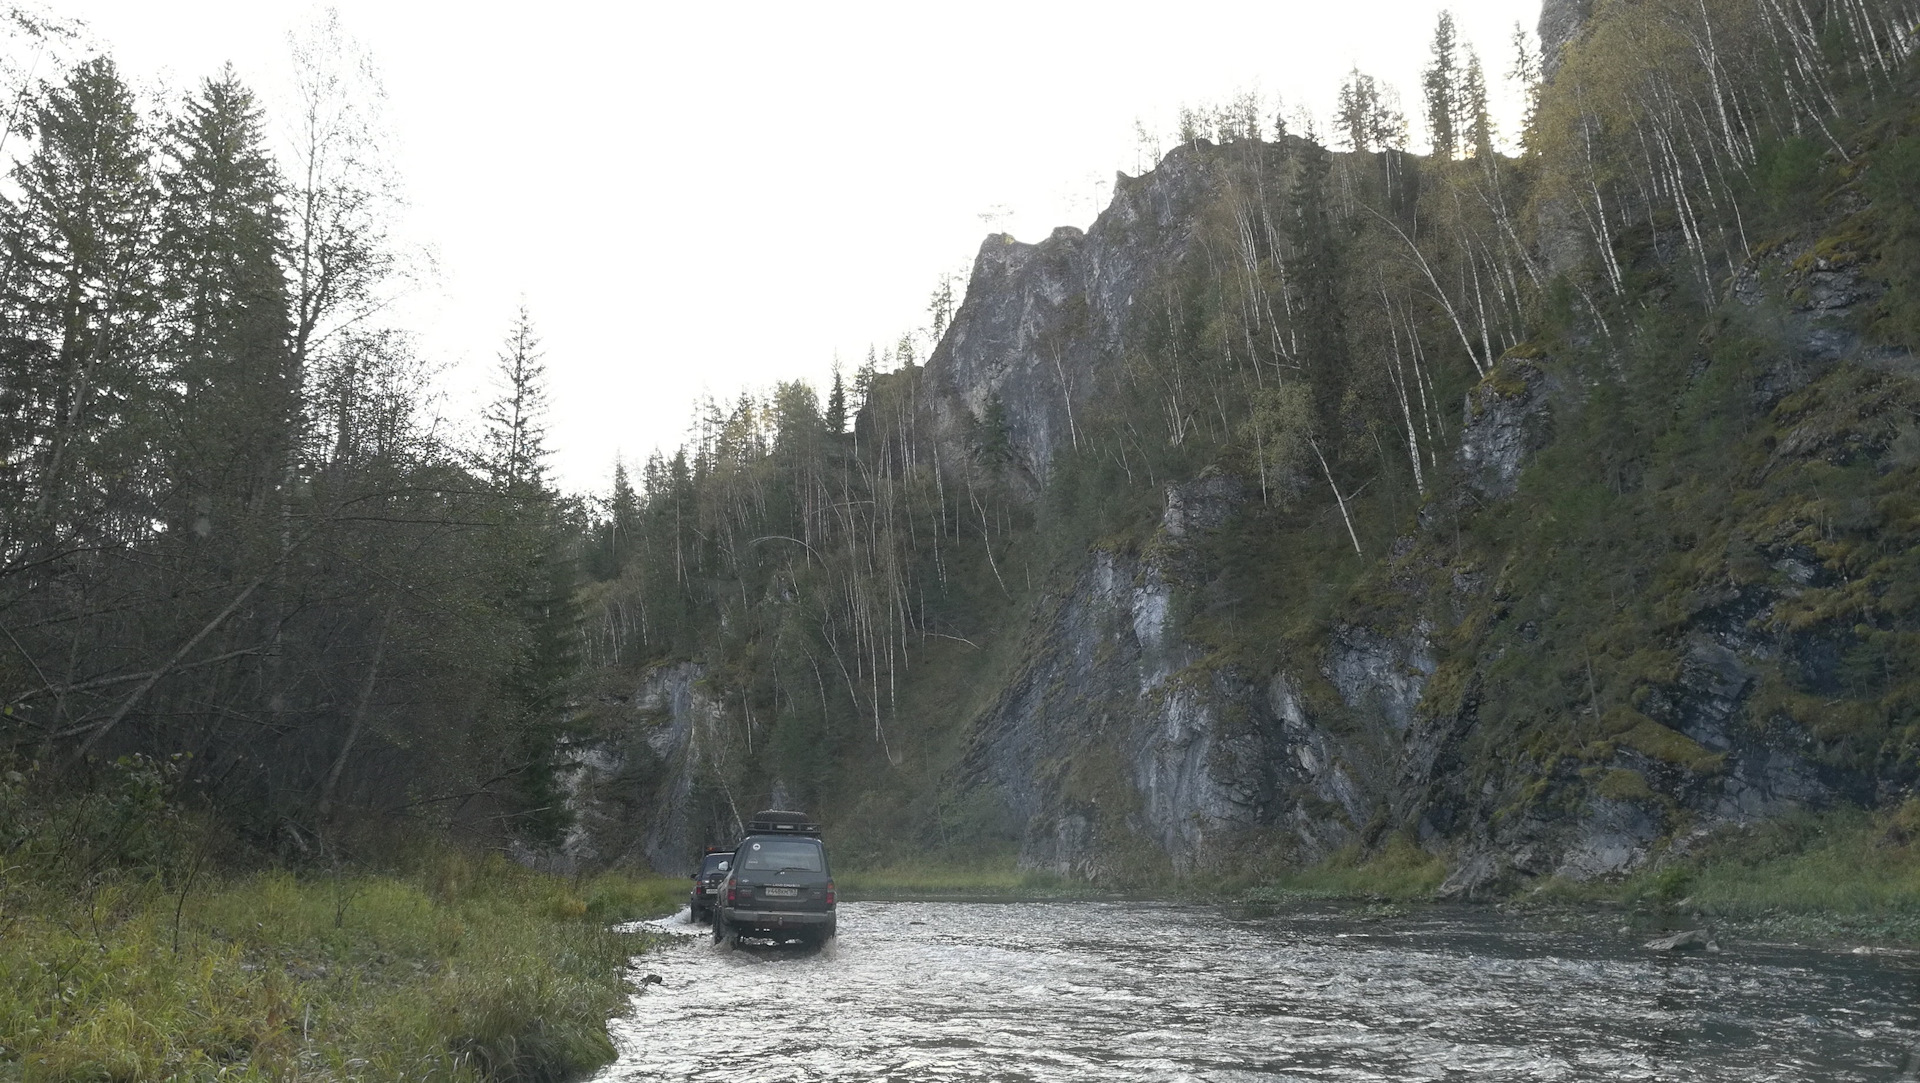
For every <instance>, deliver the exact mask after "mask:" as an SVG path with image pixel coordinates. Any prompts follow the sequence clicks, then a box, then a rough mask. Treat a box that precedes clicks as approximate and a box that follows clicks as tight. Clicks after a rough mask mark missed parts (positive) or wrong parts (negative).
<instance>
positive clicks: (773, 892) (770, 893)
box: [760, 887, 800, 899]
mask: <svg viewBox="0 0 1920 1083" xmlns="http://www.w3.org/2000/svg"><path fill="white" fill-rule="evenodd" d="M760 894H762V895H765V896H766V897H767V898H769V899H791V898H794V897H796V896H798V895H799V894H800V889H799V888H797V887H763V888H761V889H760Z"/></svg>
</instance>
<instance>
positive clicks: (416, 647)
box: [0, 16, 577, 865]
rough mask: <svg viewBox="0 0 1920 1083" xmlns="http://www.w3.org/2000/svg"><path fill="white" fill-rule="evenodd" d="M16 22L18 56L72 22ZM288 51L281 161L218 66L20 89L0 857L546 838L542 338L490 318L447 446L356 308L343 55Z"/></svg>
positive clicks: (370, 239)
mask: <svg viewBox="0 0 1920 1083" xmlns="http://www.w3.org/2000/svg"><path fill="white" fill-rule="evenodd" d="M10 28H11V30H12V31H13V34H14V39H15V45H16V46H17V47H18V48H19V49H20V51H21V53H22V55H23V56H25V57H27V58H28V59H31V58H32V57H33V56H46V55H49V54H50V53H52V52H54V51H55V50H57V48H58V47H60V46H62V45H65V44H69V42H68V40H67V39H69V38H70V37H71V35H72V32H73V31H72V29H71V28H68V27H61V26H57V25H51V24H47V23H44V22H35V21H33V20H30V19H27V18H26V17H24V16H18V17H16V18H14V19H12V20H11V22H10ZM293 62H294V74H295V79H294V82H295V85H296V86H297V88H298V92H299V94H298V99H297V110H298V112H297V115H295V116H289V117H281V118H278V120H279V121H280V122H282V125H283V126H285V127H289V128H291V130H292V131H293V132H294V133H296V134H295V139H294V145H293V146H292V147H291V149H290V151H289V150H287V149H285V148H282V149H281V150H280V152H279V153H277V154H276V152H275V150H274V149H273V148H271V147H270V146H269V141H268V138H267V131H268V123H269V121H268V118H267V116H266V115H265V113H264V111H263V109H262V107H261V106H260V104H259V101H258V99H257V98H256V96H255V94H254V92H253V91H252V90H250V89H249V88H248V87H247V86H245V85H243V84H242V83H241V82H240V81H239V80H238V79H237V78H236V77H235V76H234V74H233V73H232V71H231V70H230V69H229V70H227V71H224V72H219V73H215V74H214V75H211V76H209V77H207V78H205V79H203V80H201V81H200V82H199V83H198V85H197V86H196V87H195V88H194V89H193V90H192V91H191V92H190V93H188V94H186V95H184V96H183V97H181V98H180V99H179V100H176V101H169V102H165V103H163V105H164V112H162V113H160V114H159V115H156V114H155V113H154V111H153V110H152V109H150V108H149V105H150V103H147V102H144V101H142V100H140V99H138V98H137V97H136V95H135V93H134V91H133V90H132V89H130V87H129V84H128V81H127V79H126V77H125V76H123V74H122V73H121V71H120V70H119V69H118V68H117V67H116V65H115V64H114V62H113V60H112V59H111V58H110V57H109V56H106V55H94V56H89V57H86V58H84V59H80V60H78V61H76V62H74V63H72V64H71V65H70V66H69V67H68V68H67V69H66V70H64V71H62V72H60V73H59V74H57V75H54V76H50V77H49V76H44V74H43V75H42V76H38V77H34V78H33V79H31V80H28V79H27V77H26V74H25V69H26V67H27V65H25V63H24V61H23V63H22V66H21V69H20V71H19V72H17V73H16V74H17V77H18V78H19V79H21V80H22V82H21V85H20V86H19V87H18V88H17V89H18V90H19V92H20V97H19V108H18V111H17V113H16V114H15V115H14V118H13V121H12V132H11V134H12V136H13V137H14V138H15V139H16V140H18V142H16V143H15V145H14V147H13V148H12V150H11V152H10V153H11V154H12V155H13V157H14V164H13V166H12V173H11V178H10V179H11V185H10V187H9V195H8V198H7V199H6V200H5V202H4V205H3V206H0V242H4V256H3V257H0V259H4V264H3V269H0V634H3V635H4V640H3V641H0V642H4V649H0V713H3V715H4V722H3V723H0V734H3V735H4V736H3V737H0V744H4V752H0V756H4V757H5V758H6V760H7V763H6V775H5V778H6V782H5V784H4V786H3V787H0V793H3V794H4V800H3V801H0V808H3V809H4V813H5V820H4V823H5V825H6V826H5V830H6V834H7V838H6V842H5V845H6V846H7V847H8V848H9V850H12V849H13V848H16V847H20V846H27V847H29V848H38V847H43V846H44V847H50V848H51V849H50V851H49V853H48V854H47V855H44V856H47V857H48V858H49V859H59V858H60V856H61V854H62V853H63V845H64V854H65V857H66V858H67V859H68V860H71V861H72V862H75V863H77V864H79V865H86V864H88V863H99V862H102V861H107V862H109V863H110V862H111V858H110V857H109V856H108V855H109V854H110V853H112V852H113V851H114V850H115V848H116V847H118V848H120V849H127V848H128V843H127V839H126V838H124V837H122V836H123V835H125V834H126V833H128V832H132V833H133V834H135V835H141V836H143V837H146V838H147V841H148V844H149V845H150V846H155V847H162V848H164V846H165V845H166V838H167V835H168V833H169V831H170V830H171V828H169V826H168V821H167V820H166V819H165V818H164V817H162V818H158V819H151V820H147V819H145V818H146V817H147V816H148V815H149V814H151V813H154V812H156V811H157V810H160V809H163V808H175V809H177V808H180V807H182V806H183V805H191V806H195V807H197V808H199V809H201V810H202V811H203V812H209V813H211V822H217V823H223V824H225V825H227V826H228V827H229V828H230V829H231V834H232V835H233V837H234V839H235V840H236V841H237V842H239V843H241V844H243V845H244V846H246V847H251V848H254V849H257V850H260V851H264V852H270V853H279V854H282V855H284V856H286V857H287V858H290V859H293V860H310V861H321V860H325V859H331V858H336V857H337V856H338V851H339V846H337V845H336V844H337V843H339V842H340V841H341V837H342V836H343V834H350V832H351V825H353V824H354V823H356V822H359V823H366V822H369V821H373V822H378V821H382V820H392V819H396V818H399V819H407V820H412V821H415V822H420V823H426V824H430V825H434V826H436V827H437V828H455V829H457V833H458V834H461V835H462V836H464V837H469V838H476V839H478V840H481V841H484V842H488V843H490V844H497V843H498V842H499V841H500V840H503V839H505V838H508V837H510V836H515V835H520V836H524V837H528V838H534V839H539V838H545V837H548V836H550V835H551V834H552V832H553V831H554V830H555V824H556V821H557V812H556V805H555V802H554V801H553V800H551V794H550V793H549V792H548V789H549V788H550V786H551V774H550V772H549V771H548V770H547V763H548V761H549V759H550V750H551V749H552V747H553V744H554V739H555V730H556V727H557V726H558V725H559V724H560V721H561V719H562V717H563V715H562V711H561V702H562V699H563V689H564V686H565V682H566V681H567V680H568V679H569V678H570V677H571V675H572V672H573V667H574V665H575V658H576V655H577V650H576V648H575V646H574V635H575V633H574V627H573V609H572V607H571V594H572V584H571V583H570V581H569V577H570V576H571V574H572V570H571V567H572V566H571V564H570V563H569V562H568V561H567V560H566V559H565V550H566V547H567V545H568V539H569V536H570V534H569V532H570V531H572V530H574V529H576V527H575V526H574V525H573V523H572V520H570V519H569V515H570V514H572V513H570V512H569V511H568V510H567V509H568V508H569V507H570V506H571V505H568V504H567V503H566V502H564V501H562V500H561V499H560V498H559V496H558V494H557V493H556V492H555V491H554V489H553V487H552V485H551V484H550V482H549V481H548V479H547V477H546V475H545V472H544V465H543V457H544V455H545V450H544V444H543V440H544V436H543V432H542V429H541V426H542V424H543V420H542V418H543V413H542V411H543V409H544V406H543V402H542V396H543V395H544V386H543V382H542V368H541V361H540V356H539V347H538V343H537V340H536V338H535V337H534V332H533V330H532V327H531V324H530V321H529V319H528V317H527V315H526V313H525V312H524V311H523V312H522V313H520V314H519V317H518V318H517V320H511V321H510V316H511V314H508V313H503V314H502V320H501V325H502V331H503V345H502V349H501V354H500V359H499V364H498V366H497V368H498V370H499V373H498V374H499V391H498V395H497V398H496V399H495V401H494V402H493V404H492V405H491V406H490V407H489V409H488V412H487V415H486V417H485V419H484V422H483V424H482V426H481V431H480V432H479V433H478V434H477V435H476V436H475V437H473V438H471V439H463V438H461V437H459V436H456V435H454V434H453V433H452V432H451V427H450V426H449V424H448V423H447V422H446V420H445V419H443V418H441V417H439V416H437V415H436V413H435V407H434V404H433V403H432V401H431V399H430V395H429V392H430V388H431V382H430V380H429V375H430V374H429V373H428V372H427V371H425V368H424V366H423V365H422V364H421V363H420V362H419V360H418V359H417V358H416V357H415V355H414V354H413V352H412V349H411V346H410V343H409V339H408V336H407V334H406V332H405V330H404V329H403V328H401V327H399V326H396V325H394V324H392V323H391V322H389V316H388V313H387V311H386V310H387V308H388V306H389V305H390V302H391V301H392V299H393V298H394V297H395V296H396V294H397V293H398V292H399V291H400V290H402V289H403V288H405V276H406V274H407V271H408V267H407V265H406V264H407V258H408V257H407V253H406V252H404V251H403V250H402V249H401V248H400V246H399V245H398V244H397V243H395V242H394V241H392V240H391V238H390V236H389V231H390V227H391V224H392V221H393V216H394V214H395V211H396V205H395V195H394V192H395V181H394V178H393V177H392V176H391V175H390V172H389V167H388V166H387V164H386V163H385V161H384V160H383V158H382V157H381V152H380V150H379V149H378V147H377V146H376V145H375V136H376V128H375V126H374V118H373V114H372V112H371V110H372V109H373V108H374V107H375V106H376V105H377V101H376V100H375V99H374V97H373V95H372V92H371V91H370V90H369V89H368V82H367V80H366V78H365V77H364V74H363V73H364V70H365V69H364V65H365V59H364V57H363V56H362V55H360V54H359V53H358V52H357V51H356V49H355V48H354V47H353V46H352V45H351V44H350V42H348V40H347V39H346V38H345V37H344V36H343V35H342V34H341V32H340V30H339V27H338V25H337V23H335V22H333V21H331V20H322V22H321V23H320V24H318V25H317V26H316V27H315V28H314V29H313V30H312V31H311V32H310V33H309V34H308V35H307V36H306V37H305V38H304V39H302V40H301V41H300V43H299V45H298V47H297V48H296V50H295V56H294V58H293ZM42 71H43V73H44V68H43V69H42ZM574 518H575V519H577V515H575V516H574ZM75 794H92V795H94V796H93V797H92V798H87V799H82V801H81V804H82V805H83V806H84V805H86V804H87V802H88V801H89V800H95V801H96V802H97V803H99V804H100V806H101V807H100V808H99V809H96V810H94V811H92V812H88V811H86V810H85V809H84V808H82V809H80V810H75V809H74V808H72V807H71V802H70V801H63V800H62V799H61V796H60V795H64V796H65V797H67V798H71V797H73V796H74V795H75ZM49 817H51V819H49ZM129 817H131V818H129ZM203 822H204V821H203ZM60 825H65V826H60ZM82 825H91V826H85V827H83V826H82ZM89 833H91V834H93V835H97V836H99V837H95V838H85V836H87V835H88V834H89ZM63 835H64V836H65V837H66V843H65V844H62V843H61V841H60V840H61V838H62V837H63ZM76 837H80V838H83V839H84V844H83V845H75V844H74V842H75V838H76ZM139 849H140V847H139V846H133V847H132V850H133V851H137V850H139ZM347 849H349V850H351V846H350V845H349V846H348V847H347Z"/></svg>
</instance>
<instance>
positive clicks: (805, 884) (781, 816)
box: [713, 809, 838, 947]
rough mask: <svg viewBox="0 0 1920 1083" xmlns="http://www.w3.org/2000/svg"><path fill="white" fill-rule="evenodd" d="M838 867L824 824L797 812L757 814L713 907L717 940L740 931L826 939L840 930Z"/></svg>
mask: <svg viewBox="0 0 1920 1083" xmlns="http://www.w3.org/2000/svg"><path fill="white" fill-rule="evenodd" d="M835 902H836V900H835V898H834V890H833V867H832V866H831V865H830V864H828V862H827V847H826V844H825V843H823V842H821V841H820V826H819V825H818V824H815V823H814V822H812V821H811V820H809V819H808V818H807V817H806V816H805V815H804V814H802V813H798V812H784V811H781V810H778V809H769V810H768V811H765V812H762V813H759V814H758V815H756V816H754V818H753V820H752V821H751V822H749V823H748V824H747V834H746V836H745V837H744V838H742V839H741V840H740V845H739V846H738V847H736V848H735V849H734V851H733V866H732V867H731V868H730V869H728V870H727V878H726V880H724V881H723V882H722V883H721V885H720V892H719V896H718V898H717V899H716V900H715V905H714V911H713V941H714V943H716V944H718V943H722V942H724V943H725V944H727V946H728V947H738V946H739V944H740V938H741V937H754V938H758V939H762V940H772V941H774V942H776V943H784V942H786V941H789V940H798V941H800V942H802V943H804V944H813V945H818V944H822V943H825V942H826V941H827V940H828V939H830V938H831V937H832V936H833V935H834V933H835V932H836V931H837V927H838V920H837V917H836V914H835Z"/></svg>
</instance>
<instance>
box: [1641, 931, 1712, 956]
mask: <svg viewBox="0 0 1920 1083" xmlns="http://www.w3.org/2000/svg"><path fill="white" fill-rule="evenodd" d="M1646 948H1647V950H1648V951H1676V952H1677V951H1710V952H1717V951H1719V950H1720V943H1719V941H1717V940H1715V939H1714V938H1713V930H1711V929H1688V930H1686V931H1685V932H1679V933H1674V934H1673V935H1671V936H1663V937H1661V938H1659V939H1658V940H1649V941H1647V943H1646Z"/></svg>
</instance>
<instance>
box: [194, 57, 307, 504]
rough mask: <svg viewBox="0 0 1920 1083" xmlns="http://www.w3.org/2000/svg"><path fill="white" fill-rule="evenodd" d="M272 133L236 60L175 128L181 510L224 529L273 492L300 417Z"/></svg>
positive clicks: (204, 88)
mask: <svg viewBox="0 0 1920 1083" xmlns="http://www.w3.org/2000/svg"><path fill="white" fill-rule="evenodd" d="M265 142H266V141H265V134H264V131H263V122H262V118H261V114H260V110H259V108H258V106H257V105H256V104H255V101H254V97H253V95H252V93H251V92H249V91H248V90H247V89H246V88H245V87H244V86H242V85H241V83H240V82H239V80H238V79H237V78H236V77H235V76H234V74H233V71H232V69H231V68H228V69H226V70H225V71H224V72H222V74H221V75H220V77H219V78H218V79H210V80H207V81H205V82H204V83H203V84H202V85H201V89H200V93H199V94H198V95H197V96H195V97H193V98H190V99H188V101H187V102H186V103H185V107H184V110H183V112H182V115H181V116H180V117H179V119H177V120H176V121H175V122H174V123H173V125H172V126H171V127H170V129H169V131H168V138H167V144H166V155H167V157H168V158H169V159H170V160H171V163H170V166H169V168H168V169H167V170H166V171H165V173H164V174H163V176H162V179H161V183H162V186H163V188H164V190H165V192H166V206H165V210H164V213H163V215H162V230H161V251H162V252H163V253H164V257H163V263H164V277H165V294H166V299H167V306H168V316H167V319H166V321H165V323H166V328H167V330H166V332H165V342H164V344H163V356H164V357H165V359H166V362H167V367H168V375H169V376H170V383H171V384H172V385H173V387H174V388H175V389H176V391H175V394H176V395H178V397H179V401H178V402H177V404H176V406H175V410H174V415H175V418H176V419H177V423H176V425H175V426H174V432H173V433H172V434H171V435H170V437H169V440H168V442H169V444H170V445H171V447H172V448H173V458H174V463H173V471H172V472H173V475H174V494H175V500H174V504H175V507H176V509H177V510H176V512H175V513H174V514H173V515H172V516H170V518H174V519H176V520H179V519H181V517H182V516H183V515H191V516H192V517H193V524H194V526H195V529H196V531H204V530H208V529H213V530H219V529H223V528H224V527H225V526H227V525H228V524H226V523H224V522H222V521H221V520H222V519H224V518H225V517H228V516H233V515H239V514H243V513H245V512H248V511H250V510H254V509H255V508H256V507H257V505H259V504H260V503H261V502H262V501H264V500H265V499H266V498H267V494H268V492H269V491H270V489H271V488H272V487H273V485H274V484H275V483H276V482H277V481H278V480H279V479H278V477H277V476H276V474H277V470H276V467H277V465H278V464H279V463H280V462H281V461H282V458H283V456H284V455H285V454H286V451H287V448H288V445H289V444H290V443H291V442H292V441H293V439H294V435H295V426H296V425H297V422H298V417H299V394H300V388H298V387H297V386H294V384H293V381H292V378H291V377H292V373H291V365H290V360H289V356H288V353H287V342H288V337H289V334H290V332H291V324H290V321H289V319H288V305H289V297H288V293H287V284H286V275H285V272H284V270H283V269H282V266H281V263H280V258H279V257H280V251H281V245H282V243H283V239H284V226H285V223H284V221H283V215H282V211H281V208H280V204H279V197H280V194H281V193H280V188H281V186H280V182H279V178H278V174H277V172H276V170H275V168H274V163H273V160H272V158H271V157H270V156H269V154H268V153H267V150H266V146H265ZM208 516H213V519H212V520H211V521H209V520H208V518H207V517H208ZM182 525H185V524H184V523H183V524H182Z"/></svg>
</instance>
